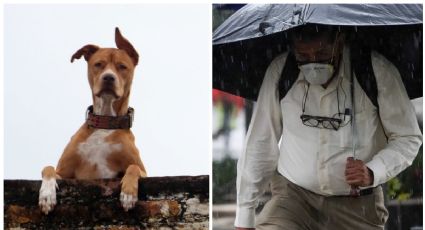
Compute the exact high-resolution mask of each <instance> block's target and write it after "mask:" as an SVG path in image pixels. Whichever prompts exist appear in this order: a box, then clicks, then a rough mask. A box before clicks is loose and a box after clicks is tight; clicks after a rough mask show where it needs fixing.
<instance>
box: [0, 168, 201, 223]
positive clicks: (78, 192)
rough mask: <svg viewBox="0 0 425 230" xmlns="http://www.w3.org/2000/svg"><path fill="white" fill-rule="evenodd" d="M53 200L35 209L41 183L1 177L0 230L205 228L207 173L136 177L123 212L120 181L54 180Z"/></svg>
mask: <svg viewBox="0 0 425 230" xmlns="http://www.w3.org/2000/svg"><path fill="white" fill-rule="evenodd" d="M57 182H58V186H59V190H58V191H57V199H58V204H57V205H56V207H55V209H54V211H53V212H52V213H50V214H49V215H47V216H46V215H44V214H43V213H42V212H41V211H40V210H39V208H38V191H39V189H40V186H41V181H30V180H5V181H4V226H5V228H6V229H11V228H18V229H19V228H20V229H158V228H161V229H208V222H209V178H208V176H195V177H189V176H179V177H149V178H144V179H140V181H139V201H138V202H137V203H136V207H135V208H134V209H133V210H130V211H128V212H125V211H124V210H123V209H122V207H121V205H120V202H119V193H120V179H104V180H58V181H57Z"/></svg>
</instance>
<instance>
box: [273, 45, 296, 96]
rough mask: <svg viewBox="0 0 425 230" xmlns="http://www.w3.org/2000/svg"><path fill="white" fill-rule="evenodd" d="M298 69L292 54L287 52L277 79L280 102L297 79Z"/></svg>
mask: <svg viewBox="0 0 425 230" xmlns="http://www.w3.org/2000/svg"><path fill="white" fill-rule="evenodd" d="M299 73H300V69H298V65H297V61H296V59H295V56H294V54H293V53H292V52H288V56H287V57H286V62H285V65H284V66H283V69H282V73H281V74H280V79H279V86H278V89H279V101H280V100H282V98H284V97H285V96H286V94H287V93H288V91H289V89H291V87H292V85H293V84H294V83H295V81H296V80H297V78H298V74H299Z"/></svg>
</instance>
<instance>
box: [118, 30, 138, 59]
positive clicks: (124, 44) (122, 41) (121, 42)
mask: <svg viewBox="0 0 425 230" xmlns="http://www.w3.org/2000/svg"><path fill="white" fill-rule="evenodd" d="M115 44H116V45H117V48H118V49H121V50H124V51H125V52H126V53H127V54H128V56H130V58H131V60H132V61H133V64H134V65H135V66H136V65H137V63H138V62H139V54H138V53H137V51H136V49H134V47H133V45H131V43H130V42H129V41H128V40H127V39H126V38H124V37H123V36H122V35H121V32H120V29H118V27H116V28H115Z"/></svg>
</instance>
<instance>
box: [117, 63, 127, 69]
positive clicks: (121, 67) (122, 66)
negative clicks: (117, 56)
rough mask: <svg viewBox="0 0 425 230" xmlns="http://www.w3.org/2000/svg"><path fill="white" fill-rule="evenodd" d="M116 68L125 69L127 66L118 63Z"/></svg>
mask: <svg viewBox="0 0 425 230" xmlns="http://www.w3.org/2000/svg"><path fill="white" fill-rule="evenodd" d="M118 69H120V70H126V69H127V66H125V65H123V64H119V65H118Z"/></svg>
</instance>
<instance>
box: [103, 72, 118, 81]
mask: <svg viewBox="0 0 425 230" xmlns="http://www.w3.org/2000/svg"><path fill="white" fill-rule="evenodd" d="M102 79H103V81H104V82H105V83H113V82H114V81H115V77H114V75H112V74H106V75H105V76H103V78H102Z"/></svg>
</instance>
